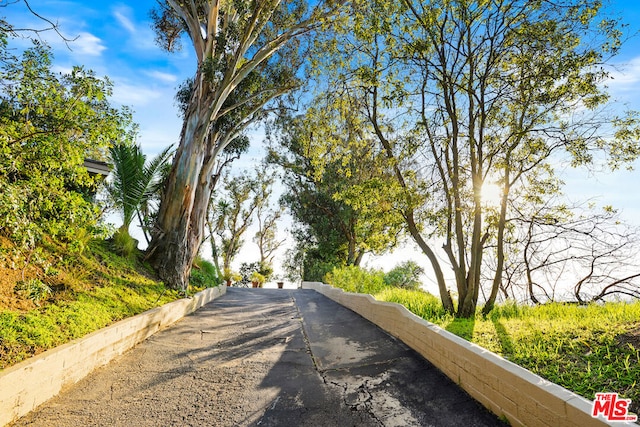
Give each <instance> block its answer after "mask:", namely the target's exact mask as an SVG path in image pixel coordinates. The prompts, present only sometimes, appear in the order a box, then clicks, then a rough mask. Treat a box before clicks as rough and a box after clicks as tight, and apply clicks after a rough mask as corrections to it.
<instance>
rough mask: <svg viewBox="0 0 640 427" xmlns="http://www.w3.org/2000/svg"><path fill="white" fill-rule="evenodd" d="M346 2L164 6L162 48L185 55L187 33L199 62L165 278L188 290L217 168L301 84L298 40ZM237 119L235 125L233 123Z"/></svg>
mask: <svg viewBox="0 0 640 427" xmlns="http://www.w3.org/2000/svg"><path fill="white" fill-rule="evenodd" d="M341 4H342V2H341V1H330V0H326V1H320V2H317V3H315V6H313V7H311V8H310V7H309V6H308V4H307V2H306V1H302V0H287V1H280V0H265V1H250V0H240V1H226V0H225V1H219V0H187V1H184V2H178V1H175V0H166V1H162V2H160V6H159V7H160V9H159V10H157V11H156V12H154V14H153V17H154V22H155V28H156V30H157V34H158V40H159V41H160V42H161V44H162V45H163V46H164V47H165V48H166V49H167V50H170V51H171V50H175V49H176V48H178V47H179V42H180V36H181V34H182V33H186V34H187V35H188V37H189V39H190V41H191V45H192V47H193V49H194V51H195V54H196V58H197V64H196V65H197V69H196V73H195V76H194V78H193V84H192V87H191V91H190V92H189V93H190V95H189V102H188V107H187V109H186V111H185V113H184V124H183V128H182V133H181V136H180V144H179V146H178V149H177V152H176V155H175V158H174V162H173V168H172V171H171V174H170V175H169V178H168V181H167V185H166V190H165V193H164V197H163V199H162V203H161V206H160V212H159V215H158V222H157V230H156V232H155V233H154V237H153V239H152V241H151V244H150V247H149V250H148V257H149V259H150V261H151V263H152V265H153V266H154V267H155V268H156V270H157V271H158V273H159V275H160V277H162V279H163V280H165V282H166V283H167V284H168V285H169V286H171V287H174V288H178V289H185V288H186V286H187V283H188V282H187V278H188V277H189V271H190V268H191V264H192V262H193V259H194V258H195V256H196V254H197V252H198V249H199V247H200V244H201V242H202V239H203V234H204V221H205V217H206V211H207V207H208V204H209V200H210V196H211V192H212V188H211V182H212V170H213V167H214V164H215V160H216V158H217V157H218V155H219V153H221V152H222V151H223V150H224V148H225V147H226V146H227V145H228V144H229V143H230V142H231V141H232V140H233V139H234V137H235V136H237V135H238V133H239V132H241V131H242V130H243V129H245V128H246V126H248V124H249V123H251V122H252V121H254V120H256V119H257V118H258V117H259V113H260V112H261V111H262V110H263V108H264V106H265V105H266V104H267V103H268V102H269V101H271V100H273V99H274V98H275V97H277V96H279V95H281V94H283V93H285V92H287V91H289V90H290V89H292V88H293V87H294V86H296V85H297V84H298V81H297V78H296V72H297V71H296V70H297V67H298V66H299V64H300V60H299V58H300V56H299V44H298V43H294V42H299V38H300V37H301V36H302V35H304V34H308V33H309V32H311V31H313V30H314V29H315V28H317V27H318V26H319V25H321V23H322V22H323V21H324V20H325V19H326V18H328V17H330V16H331V15H332V14H334V13H336V12H337V11H338V10H339V9H340V7H341ZM229 118H232V120H229Z"/></svg>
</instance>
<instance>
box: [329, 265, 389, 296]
mask: <svg viewBox="0 0 640 427" xmlns="http://www.w3.org/2000/svg"><path fill="white" fill-rule="evenodd" d="M324 282H325V283H327V284H329V285H332V286H335V287H337V288H340V289H343V290H345V291H346V292H357V293H362V294H371V295H375V294H377V293H378V292H380V291H381V290H383V289H384V288H385V287H387V285H385V283H384V273H383V272H382V271H380V270H367V269H364V268H361V267H356V266H353V265H350V266H347V267H340V268H334V269H333V270H332V271H331V272H330V273H327V274H326V275H325V277H324Z"/></svg>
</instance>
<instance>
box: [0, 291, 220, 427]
mask: <svg viewBox="0 0 640 427" xmlns="http://www.w3.org/2000/svg"><path fill="white" fill-rule="evenodd" d="M226 292H227V287H226V286H218V287H216V288H208V289H206V290H204V291H202V292H199V293H197V294H195V295H194V296H193V297H191V298H185V299H181V300H178V301H174V302H171V303H169V304H165V305H163V306H162V307H157V308H154V309H151V310H149V311H146V312H144V313H142V314H139V315H137V316H133V317H130V318H127V319H124V320H121V321H119V322H117V323H114V324H113V325H111V326H108V327H106V328H103V329H100V330H99V331H96V332H93V333H91V334H89V335H87V336H85V337H83V338H79V339H77V340H74V341H72V342H70V343H67V344H65V345H62V346H60V347H56V348H54V349H51V350H49V351H46V352H44V353H41V354H39V355H37V356H34V357H32V358H30V359H27V360H25V361H23V362H21V363H19V364H17V365H14V366H11V367H9V368H7V369H6V370H4V371H2V372H0V426H4V425H5V424H7V423H9V422H11V421H13V420H16V419H17V418H20V417H22V416H23V415H26V414H27V413H28V412H30V411H32V410H33V409H35V408H36V407H37V406H38V405H40V404H42V403H44V402H45V401H47V400H49V399H50V398H52V397H54V396H55V395H57V394H58V393H59V392H60V390H61V389H62V388H64V387H65V386H68V385H71V384H73V383H75V382H77V381H79V380H80V379H82V378H83V377H84V376H86V375H87V374H89V373H90V372H91V371H93V370H94V369H96V368H97V367H99V366H102V365H105V364H107V363H108V362H109V361H111V360H112V359H113V358H115V357H116V356H119V355H121V354H123V353H124V352H125V351H127V350H129V349H130V348H132V347H133V346H135V345H136V344H138V343H140V342H142V341H144V340H145V339H147V338H148V337H150V336H151V335H153V334H154V333H156V332H157V331H159V330H160V329H163V328H165V327H167V326H169V325H171V324H172V323H174V322H175V321H177V320H180V319H181V318H182V317H184V316H186V315H187V314H189V313H192V312H194V311H195V310H197V309H198V308H200V307H202V306H203V305H205V304H207V303H208V302H210V301H213V300H214V299H215V298H217V297H219V296H221V295H223V294H225V293H226Z"/></svg>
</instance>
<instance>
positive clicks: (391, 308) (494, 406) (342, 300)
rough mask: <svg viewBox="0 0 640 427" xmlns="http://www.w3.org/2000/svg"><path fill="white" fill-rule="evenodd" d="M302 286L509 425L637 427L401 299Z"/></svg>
mask: <svg viewBox="0 0 640 427" xmlns="http://www.w3.org/2000/svg"><path fill="white" fill-rule="evenodd" d="M302 287H303V288H304V289H314V290H316V291H317V292H320V293H321V294H323V295H325V296H327V297H328V298H330V299H332V300H334V301H336V302H337V303H339V304H341V305H343V306H344V307H346V308H349V309H350V310H352V311H354V312H356V313H358V314H359V315H361V316H362V317H364V318H365V319H367V320H369V321H371V322H373V323H375V324H376V325H378V326H379V327H380V328H382V329H383V330H385V331H387V332H388V333H389V334H391V335H393V336H395V337H397V338H398V339H400V340H401V341H403V342H404V343H405V344H407V345H408V346H409V347H411V348H412V349H414V350H415V351H417V352H418V353H420V354H421V355H422V356H423V357H424V358H425V359H427V360H428V361H429V362H431V363H432V364H433V365H435V366H436V367H437V368H438V369H440V370H441V371H442V372H444V373H445V374H446V375H447V376H448V377H449V378H451V379H452V380H453V381H455V382H456V383H457V384H458V385H460V386H461V387H462V388H463V389H464V390H466V391H467V393H469V394H470V395H471V396H472V397H473V398H474V399H476V400H477V401H479V402H480V403H482V404H483V405H484V406H485V407H486V408H487V409H489V410H490V411H491V412H493V413H494V414H496V415H498V416H500V417H505V418H507V419H508V420H509V422H510V423H511V425H512V426H526V427H558V426H563V427H564V426H566V427H587V426H606V425H612V426H613V425H615V426H635V427H637V424H632V423H620V422H615V423H613V422H612V423H610V424H609V423H607V422H605V421H604V420H600V419H594V418H592V417H591V407H592V402H590V401H588V400H586V399H585V398H583V397H581V396H578V395H577V394H575V393H573V392H571V391H569V390H567V389H565V388H563V387H560V386H559V385H557V384H554V383H551V382H549V381H547V380H545V379H543V378H541V377H539V376H538V375H535V374H533V373H532V372H530V371H528V370H526V369H524V368H522V367H520V366H518V365H516V364H514V363H512V362H509V361H508V360H505V359H504V358H502V357H500V356H498V355H497V354H495V353H492V352H490V351H488V350H485V349H483V348H482V347H479V346H477V345H475V344H472V343H470V342H468V341H466V340H464V339H462V338H460V337H458V336H456V335H454V334H452V333H450V332H448V331H446V330H444V329H442V328H440V327H438V326H436V325H434V324H433V323H430V322H427V321H425V320H424V319H422V318H420V317H418V316H416V315H414V314H413V313H411V312H410V311H409V310H407V309H406V308H405V307H403V306H402V305H400V304H396V303H389V302H380V301H376V300H375V299H374V298H373V297H372V296H371V295H364V294H353V293H346V292H343V291H342V289H337V288H333V287H331V286H328V285H325V284H322V283H318V282H303V283H302ZM602 391H603V392H604V391H609V390H602Z"/></svg>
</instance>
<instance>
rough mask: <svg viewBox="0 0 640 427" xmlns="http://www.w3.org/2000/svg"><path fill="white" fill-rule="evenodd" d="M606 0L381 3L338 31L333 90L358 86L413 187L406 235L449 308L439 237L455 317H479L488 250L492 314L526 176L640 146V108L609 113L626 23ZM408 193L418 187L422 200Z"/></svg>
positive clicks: (403, 181)
mask: <svg viewBox="0 0 640 427" xmlns="http://www.w3.org/2000/svg"><path fill="white" fill-rule="evenodd" d="M600 7H601V4H600V2H599V1H590V0H585V1H582V0H581V1H569V2H563V3H561V4H558V3H554V2H547V1H539V2H531V1H506V0H487V1H472V0H445V1H440V0H439V1H413V0H403V1H402V2H401V3H391V2H386V1H374V2H370V3H369V4H366V5H363V6H362V8H364V9H359V10H356V11H355V13H354V14H353V15H352V18H351V21H350V22H348V23H347V26H346V27H347V28H353V29H354V32H353V33H352V35H349V36H346V37H344V36H342V37H340V38H338V39H337V40H340V41H341V43H342V44H341V45H340V48H339V49H336V50H337V51H338V52H340V54H341V55H342V58H339V59H336V58H332V59H330V60H326V61H327V62H328V61H331V63H332V64H338V65H339V66H340V67H339V68H337V69H336V67H335V66H334V65H330V67H329V70H333V71H334V72H333V73H332V74H331V75H332V76H333V77H334V78H335V79H336V81H337V82H338V83H336V82H332V84H330V85H327V86H328V87H329V88H335V87H341V86H344V85H345V84H348V85H349V87H350V93H351V94H353V99H354V102H353V104H352V105H353V106H354V107H353V109H357V110H358V111H359V113H360V114H361V116H362V117H363V118H365V119H366V120H367V121H368V123H369V124H370V127H371V129H372V130H371V132H372V133H373V135H375V137H376V139H377V141H378V143H379V144H380V145H381V147H382V148H383V150H384V152H385V153H386V154H387V156H388V158H389V159H390V160H391V165H392V170H393V173H394V175H395V177H396V179H397V182H398V183H399V184H400V186H401V187H402V188H404V189H406V190H407V193H406V206H405V209H404V216H405V219H406V222H407V228H408V231H409V232H410V234H411V235H412V237H413V238H414V240H415V241H416V242H417V244H418V245H419V247H420V248H421V249H422V250H423V252H424V253H425V254H426V255H427V257H428V258H429V260H430V262H431V266H432V267H433V271H434V273H435V276H436V280H437V282H438V286H439V289H440V294H441V299H442V302H443V305H444V306H445V308H446V309H447V310H449V311H451V312H453V311H454V304H453V299H452V298H451V296H450V295H449V289H448V286H447V283H446V279H445V276H444V274H443V272H444V269H443V267H442V264H443V260H442V259H441V258H440V257H438V256H437V250H436V247H437V246H436V245H434V242H436V241H438V240H439V241H440V242H441V245H438V246H441V247H442V249H443V253H442V255H444V259H445V260H446V261H444V262H446V264H447V265H448V267H450V268H451V269H452V271H453V276H454V278H453V279H454V282H455V290H456V291H457V295H458V307H457V314H458V315H459V316H464V317H467V316H472V315H473V314H474V313H475V310H476V305H477V303H478V297H479V295H480V293H481V289H480V287H481V284H482V280H481V278H482V274H481V273H482V270H483V268H486V262H485V258H484V256H485V255H486V254H487V252H488V251H490V250H491V251H495V252H494V253H493V254H492V255H494V256H495V258H496V260H497V262H496V263H495V264H494V265H493V271H492V273H493V274H492V280H491V285H490V289H489V295H488V297H487V303H486V305H485V308H484V310H485V312H487V311H489V310H490V309H491V307H492V306H493V303H494V301H495V298H496V296H497V292H498V290H499V286H500V283H501V282H502V273H503V271H504V261H505V253H504V248H505V239H506V236H507V233H508V232H509V222H508V216H507V213H508V208H509V202H516V197H515V193H516V189H517V188H518V187H519V186H521V185H522V182H523V180H524V179H525V178H526V177H528V176H531V174H535V173H538V172H539V171H547V172H550V173H552V172H553V166H552V165H553V161H552V160H553V159H554V158H557V156H560V157H562V156H564V158H569V159H570V160H571V161H572V163H573V164H574V165H588V164H590V163H591V162H592V161H593V160H594V155H595V152H596V151H599V152H600V153H604V155H607V156H609V159H610V161H611V164H612V165H618V164H619V163H620V162H623V161H628V160H633V159H634V158H635V157H636V156H637V155H638V145H637V140H638V135H639V132H638V123H637V120H636V118H635V117H634V115H633V114H630V115H626V116H623V117H620V118H617V117H611V116H606V115H603V114H602V113H603V109H602V107H603V106H605V105H606V103H607V101H608V97H607V94H606V92H604V90H603V88H602V87H603V86H602V83H603V82H604V81H606V79H607V73H606V71H605V70H604V69H603V67H602V65H603V64H604V62H605V61H606V60H607V59H608V58H609V57H610V56H611V55H613V54H615V53H616V51H617V49H618V48H619V46H620V38H621V31H620V29H619V27H618V23H617V22H616V21H612V20H606V19H604V20H603V19H600V16H599V14H598V13H599V10H600ZM333 43H334V45H335V41H334V42H333ZM330 45H331V44H329V46H330ZM340 82H342V83H340ZM345 82H346V83H345ZM355 101H357V102H355ZM401 112H403V113H404V116H400V113H401ZM392 115H393V116H392ZM392 117H400V120H398V119H395V120H391V118H392ZM403 125H404V126H405V130H406V131H405V132H404V134H402V133H400V132H398V129H399V127H401V126H403ZM489 183H496V184H497V185H498V186H499V187H500V192H501V195H502V198H501V201H500V203H499V207H498V208H497V209H496V208H495V207H488V206H487V205H486V203H485V201H483V188H485V187H486V186H487V184H489ZM412 194H422V197H421V202H420V203H419V204H415V201H416V198H415V197H413V196H412Z"/></svg>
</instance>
